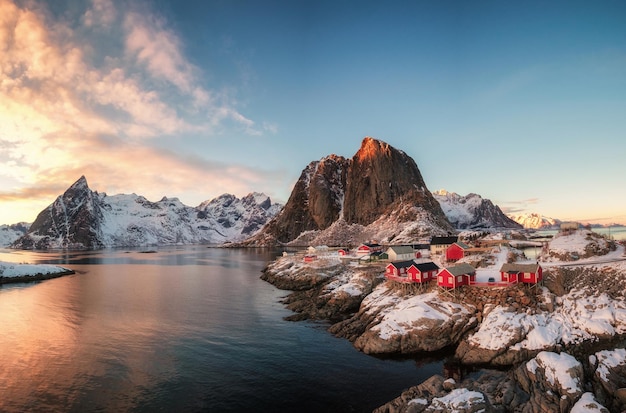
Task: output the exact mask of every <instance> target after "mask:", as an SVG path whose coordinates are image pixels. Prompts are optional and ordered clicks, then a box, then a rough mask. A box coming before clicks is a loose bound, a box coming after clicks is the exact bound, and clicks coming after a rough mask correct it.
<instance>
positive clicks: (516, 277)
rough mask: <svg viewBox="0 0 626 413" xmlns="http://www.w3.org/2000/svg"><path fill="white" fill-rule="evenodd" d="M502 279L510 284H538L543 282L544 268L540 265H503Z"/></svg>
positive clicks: (501, 269)
mask: <svg viewBox="0 0 626 413" xmlns="http://www.w3.org/2000/svg"><path fill="white" fill-rule="evenodd" d="M500 279H501V280H502V281H506V282H510V283H519V282H523V283H526V284H537V283H539V282H541V280H543V268H541V265H539V263H533V264H509V263H506V264H503V265H502V268H500Z"/></svg>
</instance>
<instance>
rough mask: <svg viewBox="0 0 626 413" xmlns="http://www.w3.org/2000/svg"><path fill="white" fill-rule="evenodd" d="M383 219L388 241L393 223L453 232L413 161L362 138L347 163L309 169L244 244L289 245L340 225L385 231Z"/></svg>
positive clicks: (327, 161)
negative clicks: (275, 212) (280, 206)
mask: <svg viewBox="0 0 626 413" xmlns="http://www.w3.org/2000/svg"><path fill="white" fill-rule="evenodd" d="M422 213H424V214H425V215H424V216H422V215H420V217H418V215H419V214H422ZM383 217H389V218H390V219H389V222H390V224H389V226H388V227H389V229H388V230H383V232H385V231H387V232H389V234H387V236H392V235H393V233H394V232H395V231H396V230H398V228H396V227H395V226H396V224H398V223H406V222H414V221H421V220H422V219H425V220H426V221H428V227H429V228H436V231H438V232H442V233H446V232H448V231H452V227H451V226H450V223H449V222H448V221H447V220H446V218H445V216H444V214H443V211H442V210H441V207H440V206H439V204H438V203H437V201H436V200H435V199H434V198H433V196H432V195H431V194H430V192H429V191H428V189H427V188H426V185H425V184H424V180H423V179H422V175H421V173H420V172H419V169H418V168H417V165H416V164H415V161H414V160H413V159H411V158H410V157H409V156H407V155H406V154H405V153H404V152H402V151H400V150H397V149H395V148H393V147H392V146H391V145H389V144H388V143H385V142H383V141H380V140H377V139H374V138H371V137H365V138H364V139H363V141H362V142H361V147H360V148H359V150H358V151H357V152H356V154H355V155H354V156H353V157H352V158H351V159H346V158H344V157H342V156H338V155H329V156H326V157H324V158H322V159H320V160H319V161H313V162H311V163H309V164H308V165H307V166H306V167H305V168H304V170H303V171H302V173H301V174H300V178H299V179H298V181H297V182H296V184H295V186H294V188H293V190H292V192H291V195H290V197H289V200H288V201H287V204H286V205H285V207H284V209H283V210H282V211H281V213H280V214H279V215H277V216H276V217H275V218H274V219H273V220H272V221H270V222H269V223H268V224H267V225H266V226H265V228H264V229H263V230H262V231H261V232H260V233H259V234H257V235H256V236H255V237H254V238H253V239H251V240H249V242H248V243H251V244H263V245H266V244H268V243H272V242H275V241H278V242H281V243H288V242H291V241H293V240H295V239H296V238H298V237H299V236H300V235H301V234H303V233H307V232H308V231H327V232H328V231H330V232H333V230H336V231H339V230H337V228H343V226H342V225H343V224H345V225H348V226H350V225H357V226H359V225H361V226H367V225H370V224H372V223H374V222H375V221H377V220H379V222H378V226H379V227H381V226H382V227H384V226H385V223H384V222H380V220H381V219H384V218H383ZM392 221H393V222H394V223H391V222H392ZM337 223H342V225H339V226H337ZM347 231H348V232H349V230H348V229H347V228H346V229H345V230H341V231H340V232H342V234H343V235H346V234H347ZM358 231H361V230H357V232H358ZM418 232H419V231H418ZM381 235H385V234H382V233H381ZM422 235H423V234H422ZM416 236H418V235H416ZM419 236H421V235H419ZM330 241H331V242H337V241H336V240H335V241H332V240H330ZM353 241H354V242H358V241H356V240H353Z"/></svg>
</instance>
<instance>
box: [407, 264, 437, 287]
mask: <svg viewBox="0 0 626 413" xmlns="http://www.w3.org/2000/svg"><path fill="white" fill-rule="evenodd" d="M415 269H416V270H417V272H416V273H415V275H414V276H413V279H414V280H415V282H425V281H430V280H434V279H435V278H437V272H438V271H439V267H438V266H437V264H435V263H434V262H423V263H420V264H415Z"/></svg>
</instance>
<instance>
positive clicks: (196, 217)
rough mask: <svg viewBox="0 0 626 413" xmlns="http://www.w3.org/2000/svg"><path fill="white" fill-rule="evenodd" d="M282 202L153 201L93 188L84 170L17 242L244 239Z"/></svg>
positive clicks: (77, 244) (88, 244) (42, 245)
mask: <svg viewBox="0 0 626 413" xmlns="http://www.w3.org/2000/svg"><path fill="white" fill-rule="evenodd" d="M281 208H282V205H280V204H275V203H272V202H271V200H270V198H269V197H268V196H266V195H264V194H260V193H251V194H249V195H247V196H245V197H243V198H242V199H238V198H237V197H235V196H234V195H229V194H224V195H222V196H220V197H218V198H215V199H213V200H211V201H206V202H203V203H202V204H200V205H199V206H198V207H195V208H194V207H189V206H186V205H184V204H183V203H182V202H180V200H179V199H178V198H167V197H164V198H163V199H161V200H160V201H158V202H151V201H148V200H147V199H146V198H144V197H143V196H139V195H135V194H131V195H126V194H120V195H113V196H108V195H107V194H105V193H102V194H99V193H98V192H94V191H92V190H91V189H89V186H88V184H87V179H86V178H85V177H84V176H82V177H81V178H80V179H78V180H77V181H76V182H75V183H74V184H73V185H72V186H70V187H69V188H68V189H67V190H66V191H65V193H64V194H63V195H61V196H59V197H57V199H56V200H55V201H54V202H53V203H52V204H51V205H49V206H48V207H47V208H46V209H44V210H43V211H41V212H40V213H39V215H38V216H37V218H36V219H35V221H34V222H33V223H32V225H31V226H30V228H29V229H28V233H27V234H25V235H23V236H22V237H20V238H19V239H17V240H16V241H15V242H14V243H13V244H12V247H14V248H22V249H48V248H70V249H80V248H104V247H122V246H123V247H132V246H145V245H167V244H202V243H205V244H210V243H224V242H228V241H239V240H242V239H245V238H247V237H249V236H251V235H253V234H254V233H256V232H257V231H258V230H259V229H261V228H262V227H263V225H265V223H266V222H267V221H269V220H270V219H271V218H272V217H274V215H276V214H277V213H278V211H280V209H281Z"/></svg>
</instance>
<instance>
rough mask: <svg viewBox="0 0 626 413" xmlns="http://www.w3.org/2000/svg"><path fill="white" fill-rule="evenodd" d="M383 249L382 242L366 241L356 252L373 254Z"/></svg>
mask: <svg viewBox="0 0 626 413" xmlns="http://www.w3.org/2000/svg"><path fill="white" fill-rule="evenodd" d="M382 251H383V246H382V245H380V244H376V243H365V244H361V245H359V248H357V250H356V253H357V254H359V255H367V254H372V253H374V252H382Z"/></svg>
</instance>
